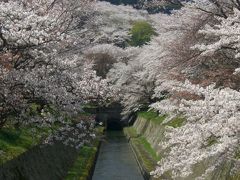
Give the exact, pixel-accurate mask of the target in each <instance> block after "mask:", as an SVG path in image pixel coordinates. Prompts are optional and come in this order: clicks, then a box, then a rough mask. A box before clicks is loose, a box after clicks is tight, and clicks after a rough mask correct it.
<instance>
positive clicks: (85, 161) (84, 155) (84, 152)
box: [65, 127, 105, 180]
mask: <svg viewBox="0 0 240 180" xmlns="http://www.w3.org/2000/svg"><path fill="white" fill-rule="evenodd" d="M104 130H105V128H104V127H97V128H96V134H98V135H102V134H103V133H104ZM99 143H100V141H99V139H95V140H94V142H93V146H92V147H90V146H83V147H82V148H81V149H80V151H79V154H78V158H77V159H76V161H75V163H74V165H73V166H72V168H71V169H70V170H69V171H68V175H67V177H66V178H65V180H87V179H88V178H89V175H90V173H91V170H92V168H93V166H94V163H95V162H94V160H95V157H96V155H97V151H98V146H99Z"/></svg>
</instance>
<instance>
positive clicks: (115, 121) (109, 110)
mask: <svg viewBox="0 0 240 180" xmlns="http://www.w3.org/2000/svg"><path fill="white" fill-rule="evenodd" d="M121 111H122V107H121V106H120V105H119V104H114V105H111V106H110V107H105V108H99V109H97V112H96V122H97V123H102V124H103V125H104V126H105V127H106V130H122V129H123V127H124V126H125V125H126V124H127V123H126V121H123V120H122V116H121Z"/></svg>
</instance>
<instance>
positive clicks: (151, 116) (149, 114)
mask: <svg viewBox="0 0 240 180" xmlns="http://www.w3.org/2000/svg"><path fill="white" fill-rule="evenodd" d="M138 117H142V118H144V119H146V120H149V121H152V122H154V123H156V124H161V123H162V122H163V121H164V119H165V118H166V117H167V115H159V114H158V113H157V112H155V111H152V110H151V111H142V112H138Z"/></svg>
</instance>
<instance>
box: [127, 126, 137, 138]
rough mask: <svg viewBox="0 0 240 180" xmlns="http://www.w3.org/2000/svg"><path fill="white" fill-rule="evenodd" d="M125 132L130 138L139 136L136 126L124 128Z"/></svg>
mask: <svg viewBox="0 0 240 180" xmlns="http://www.w3.org/2000/svg"><path fill="white" fill-rule="evenodd" d="M123 131H124V134H125V135H127V136H128V137H130V138H137V137H138V134H137V131H136V129H135V128H134V127H126V128H124V129H123Z"/></svg>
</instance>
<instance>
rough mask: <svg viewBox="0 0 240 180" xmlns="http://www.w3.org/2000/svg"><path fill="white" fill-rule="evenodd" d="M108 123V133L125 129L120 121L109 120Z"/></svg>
mask: <svg viewBox="0 0 240 180" xmlns="http://www.w3.org/2000/svg"><path fill="white" fill-rule="evenodd" d="M106 123H107V124H106V128H107V129H106V130H107V131H121V130H122V129H123V125H122V124H121V122H120V119H111V120H107V122H106Z"/></svg>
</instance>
